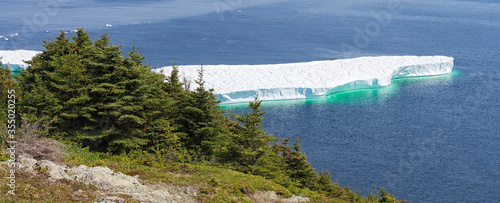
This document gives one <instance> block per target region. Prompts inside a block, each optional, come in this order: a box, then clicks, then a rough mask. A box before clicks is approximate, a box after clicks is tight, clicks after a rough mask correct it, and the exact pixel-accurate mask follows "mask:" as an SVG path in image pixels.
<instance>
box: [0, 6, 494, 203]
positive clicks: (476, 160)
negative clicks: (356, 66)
mask: <svg viewBox="0 0 500 203" xmlns="http://www.w3.org/2000/svg"><path fill="white" fill-rule="evenodd" d="M0 8H2V12H0V19H1V20H2V23H1V24H0V36H1V37H0V50H16V49H28V50H41V49H42V44H43V43H42V40H53V39H54V37H56V36H57V35H58V33H59V31H60V30H63V31H65V32H68V34H70V35H71V34H72V33H73V30H76V29H77V28H81V27H83V28H85V29H86V30H87V31H88V32H89V34H90V35H91V36H92V37H93V38H97V36H98V35H99V34H103V33H107V34H108V35H109V36H110V38H111V40H112V43H113V44H121V45H123V50H125V51H128V50H130V48H131V47H132V44H136V45H137V46H138V47H140V50H141V52H143V54H144V55H145V56H146V57H147V58H146V60H145V62H146V63H148V64H150V65H151V67H153V68H159V67H163V66H171V65H173V64H174V62H176V63H177V64H178V65H195V64H201V63H202V62H203V63H204V64H213V65H216V64H230V65H231V64H234V65H236V64H274V63H294V62H307V61H316V60H332V59H341V58H353V57H359V56H382V55H445V56H451V57H454V58H455V68H454V71H453V73H451V74H447V75H443V76H432V77H419V78H406V79H397V80H394V81H393V84H391V86H389V87H385V88H381V89H369V90H359V91H352V92H344V93H338V94H334V95H329V96H327V97H325V98H321V99H308V100H293V101H273V102H264V111H266V112H267V113H266V114H265V115H264V117H265V119H264V121H263V122H264V123H263V125H264V128H265V130H266V132H268V133H271V134H274V135H275V136H277V137H299V138H300V140H301V144H302V149H303V151H304V153H305V154H306V155H307V157H308V160H309V161H310V162H311V163H312V165H313V167H314V168H316V170H317V171H329V172H330V173H332V179H333V180H334V181H335V182H338V183H339V184H341V185H342V186H350V187H352V188H353V189H354V190H355V191H361V192H362V193H363V194H368V193H369V192H372V191H374V188H375V187H377V188H379V187H385V188H386V189H387V190H388V191H390V192H391V193H392V194H394V195H395V196H396V197H398V198H399V199H406V200H411V201H412V202H500V190H499V189H498V188H500V147H499V146H500V133H499V132H500V127H499V126H500V116H499V115H500V105H499V104H500V96H499V95H500V49H499V48H498V47H500V40H499V39H500V38H499V37H500V15H498V11H500V2H498V1H493V0H446V1H430V0H419V1H409V0H376V1H368V0H355V1H349V2H344V1H339V0H317V1H300V0H289V1H287V0H281V1H263V0H256V1H252V2H246V1H242V0H213V1H201V0H198V1H196V0H185V1H175V0H168V1H167V0H164V1H161V0H148V1H140V3H137V1H119V3H117V2H115V1H111V0H83V1H72V0H43V1H29V0H25V1H13V0H6V1H2V2H1V3H0ZM223 108H224V109H228V110H230V109H232V111H233V112H235V113H240V112H244V111H245V104H235V105H230V106H228V105H225V106H223Z"/></svg>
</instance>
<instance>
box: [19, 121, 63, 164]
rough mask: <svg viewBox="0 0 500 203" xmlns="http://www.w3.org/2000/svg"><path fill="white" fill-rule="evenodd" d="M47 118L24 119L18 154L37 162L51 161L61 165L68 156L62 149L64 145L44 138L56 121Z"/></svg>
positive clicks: (20, 129) (20, 131)
mask: <svg viewBox="0 0 500 203" xmlns="http://www.w3.org/2000/svg"><path fill="white" fill-rule="evenodd" d="M54 119H55V118H54ZM54 119H52V120H48V119H46V118H43V117H42V118H38V119H35V118H22V123H21V127H20V128H19V129H18V139H17V146H16V148H17V152H18V154H19V155H23V156H26V157H29V158H33V159H36V160H49V161H52V162H57V163H60V162H61V161H62V159H63V158H64V157H65V156H66V153H65V151H64V150H62V147H63V146H64V144H62V143H60V142H58V141H57V140H53V139H48V138H44V137H42V135H45V134H47V133H48V131H49V127H50V124H51V123H52V122H53V121H54Z"/></svg>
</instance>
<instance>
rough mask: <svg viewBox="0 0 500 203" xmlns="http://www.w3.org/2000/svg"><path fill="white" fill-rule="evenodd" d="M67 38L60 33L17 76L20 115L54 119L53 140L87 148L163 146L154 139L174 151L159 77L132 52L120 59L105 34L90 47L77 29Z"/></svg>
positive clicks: (169, 102)
mask: <svg viewBox="0 0 500 203" xmlns="http://www.w3.org/2000/svg"><path fill="white" fill-rule="evenodd" d="M71 39H72V40H70V39H69V38H66V37H65V34H64V32H61V34H60V35H59V37H57V38H56V40H55V41H53V42H44V47H45V50H44V51H43V52H42V53H41V54H39V55H37V56H35V57H34V58H33V59H32V60H31V61H28V62H27V63H28V64H30V66H29V67H28V69H27V70H26V71H23V72H22V73H21V74H20V77H19V81H20V82H21V84H23V89H24V90H25V92H24V97H25V99H24V100H23V102H22V103H21V104H22V107H23V110H24V113H33V114H35V115H38V116H41V115H45V116H49V117H57V118H58V119H57V121H56V123H55V125H54V127H55V128H54V132H53V133H54V134H55V135H59V136H61V137H64V138H69V139H70V140H73V141H76V142H81V143H83V144H84V145H85V146H90V147H91V148H92V149H98V150H102V151H106V150H108V151H112V152H125V151H130V150H133V149H142V148H147V146H156V147H157V148H159V147H166V146H162V145H165V144H160V145H159V144H157V140H169V141H168V142H167V143H169V144H168V145H169V146H170V147H173V146H175V145H176V142H178V139H177V138H176V136H175V134H172V131H173V129H171V128H172V127H171V126H170V120H169V119H168V118H169V117H168V114H169V111H170V110H171V106H172V105H173V104H174V102H173V99H172V98H170V97H168V96H167V92H165V91H164V90H163V89H162V88H161V87H162V83H163V80H164V78H163V77H162V76H161V75H159V74H155V73H153V72H151V70H150V69H149V68H148V67H147V66H145V65H143V64H142V60H143V59H144V57H142V56H141V55H140V54H139V53H138V52H137V51H136V49H135V47H134V48H133V50H132V51H131V52H130V53H129V56H128V57H122V56H121V53H122V52H121V51H120V47H119V46H112V45H110V40H109V38H108V37H107V36H106V35H101V37H100V38H99V39H97V40H95V41H94V42H92V40H90V36H89V35H88V34H87V33H86V32H85V31H83V29H79V30H78V31H77V35H76V36H73V37H72V38H71ZM167 148H168V147H167ZM173 148H176V147H173Z"/></svg>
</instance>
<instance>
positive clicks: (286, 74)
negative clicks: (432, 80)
mask: <svg viewBox="0 0 500 203" xmlns="http://www.w3.org/2000/svg"><path fill="white" fill-rule="evenodd" d="M453 60H454V58H452V57H447V56H378V57H360V58H354V59H340V60H328V61H313V62H302V63H287V64H267V65H204V66H203V69H204V77H203V79H204V81H205V87H206V88H210V89H212V88H213V89H214V93H215V95H216V96H217V98H218V99H219V100H221V102H222V103H237V102H248V101H253V100H254V97H255V96H256V95H258V96H259V99H260V100H286V99H304V98H317V97H322V96H325V95H328V94H332V93H337V92H342V91H348V90H356V89H366V88H377V87H383V86H387V85H389V84H391V80H392V79H394V78H402V77H418V76H431V75H441V74H446V73H450V72H451V71H452V69H453ZM199 69H200V65H186V66H179V73H180V77H181V79H186V80H187V81H190V82H191V83H193V84H192V85H191V89H192V90H194V89H195V88H196V85H195V84H194V79H196V78H198V70H199ZM154 71H155V72H163V74H166V75H170V72H171V71H172V67H162V68H158V69H155V70H154Z"/></svg>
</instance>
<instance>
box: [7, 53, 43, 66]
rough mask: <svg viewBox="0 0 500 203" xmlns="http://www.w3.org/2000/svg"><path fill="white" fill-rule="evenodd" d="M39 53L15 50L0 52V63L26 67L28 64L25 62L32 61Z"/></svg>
mask: <svg viewBox="0 0 500 203" xmlns="http://www.w3.org/2000/svg"><path fill="white" fill-rule="evenodd" d="M39 53H41V52H39V51H32V50H13V51H10V50H9V51H2V50H0V61H2V63H3V64H11V65H19V66H22V67H26V66H27V64H26V63H24V61H27V60H31V58H33V56H35V55H37V54H39Z"/></svg>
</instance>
